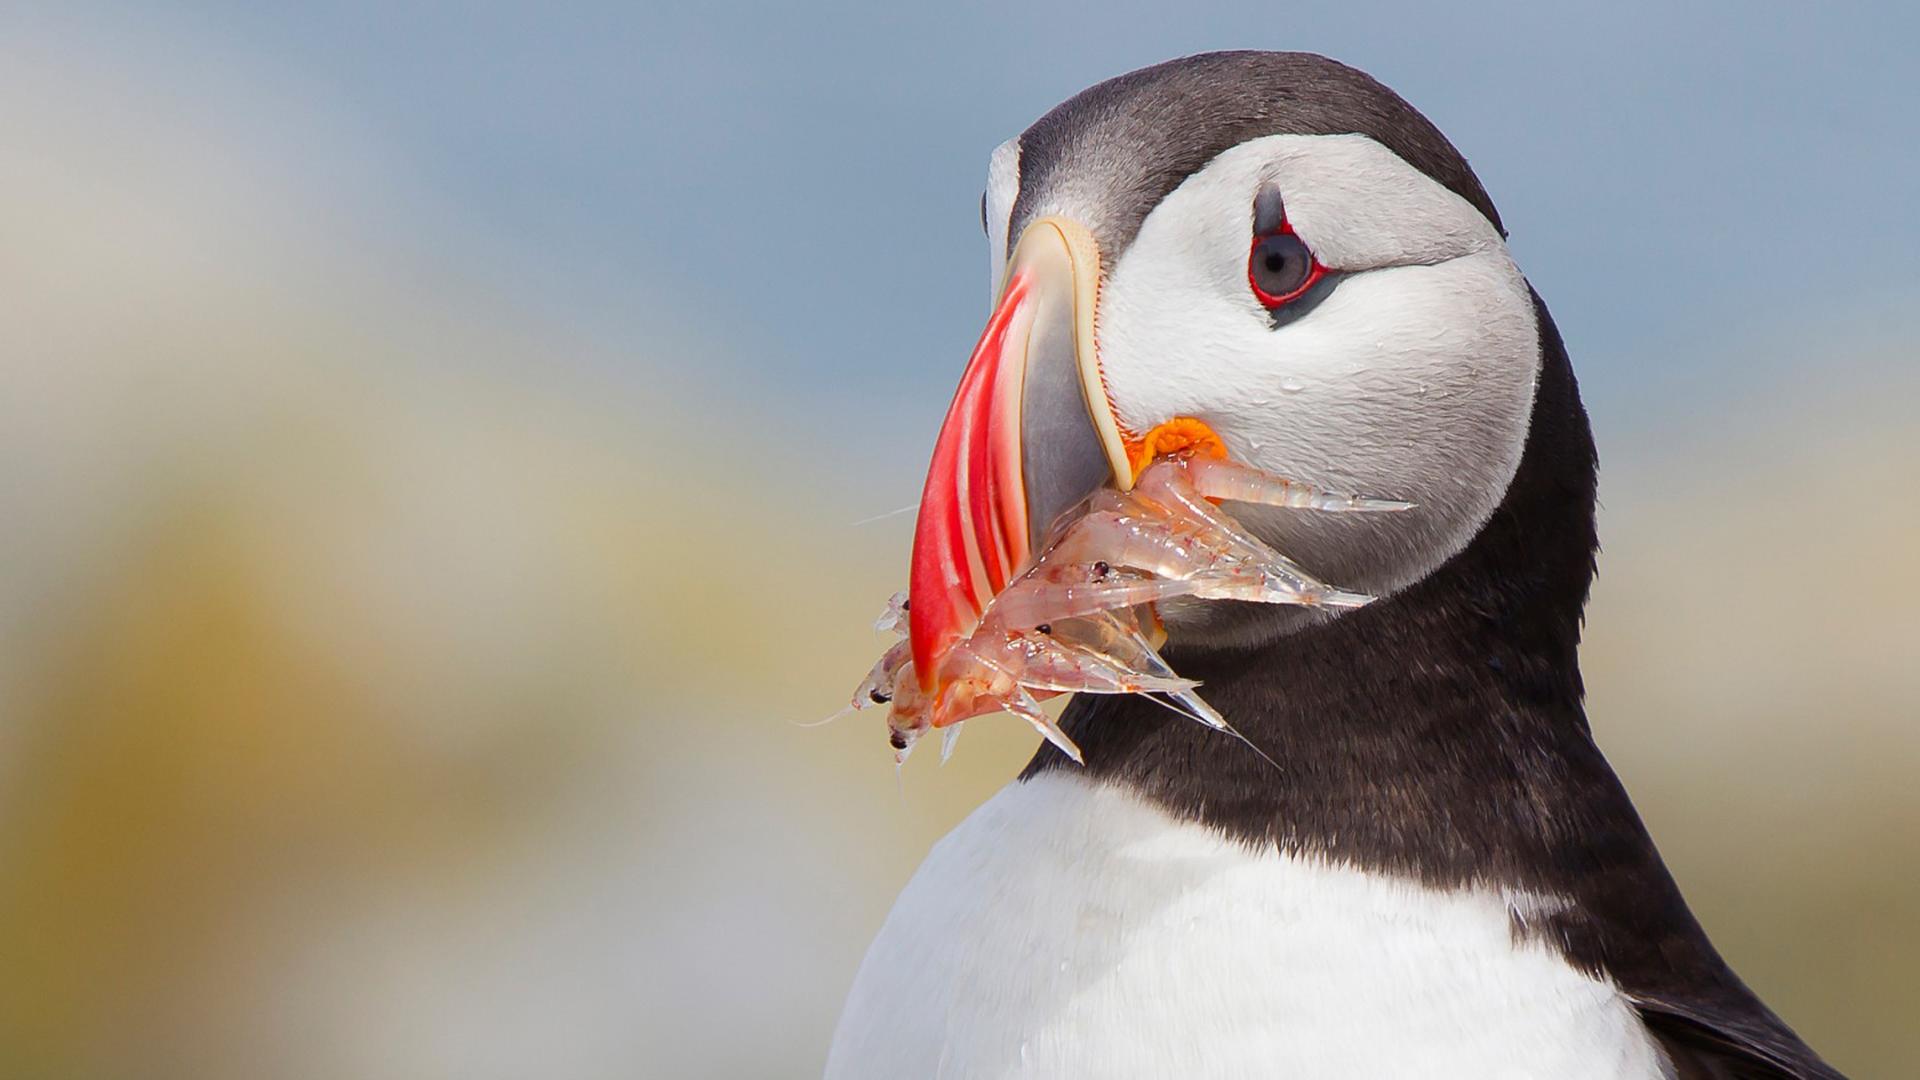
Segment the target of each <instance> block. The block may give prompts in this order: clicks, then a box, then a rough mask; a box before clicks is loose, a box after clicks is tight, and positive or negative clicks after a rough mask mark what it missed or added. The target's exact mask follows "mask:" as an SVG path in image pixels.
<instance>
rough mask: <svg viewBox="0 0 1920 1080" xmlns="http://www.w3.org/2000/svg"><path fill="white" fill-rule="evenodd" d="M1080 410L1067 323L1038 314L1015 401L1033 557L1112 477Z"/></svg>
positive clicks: (1077, 374)
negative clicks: (1058, 526) (1060, 523)
mask: <svg viewBox="0 0 1920 1080" xmlns="http://www.w3.org/2000/svg"><path fill="white" fill-rule="evenodd" d="M1087 408H1088V406H1087V400H1086V394H1085V392H1084V391H1083V390H1082V388H1081V380H1080V369H1079V364H1078V361H1077V359H1076V356H1075V352H1074V325H1073V319H1072V317H1071V315H1068V316H1067V317H1065V318H1061V317H1047V316H1046V315H1043V316H1042V317H1041V318H1038V319H1036V320H1035V321H1034V324H1033V336H1032V337H1031V338H1030V339H1029V340H1028V344H1027V371H1026V379H1025V382H1024V383H1023V385H1022V389H1021V401H1020V437H1021V464H1020V475H1021V480H1022V482H1023V483H1024V485H1025V487H1026V495H1027V533H1028V537H1027V539H1028V543H1029V545H1030V547H1031V550H1032V551H1033V553H1034V555H1035V556H1036V557H1037V556H1038V555H1039V553H1040V552H1041V551H1042V550H1044V548H1045V546H1046V542H1047V539H1048V537H1049V536H1050V535H1051V534H1052V531H1053V527H1054V525H1055V524H1056V523H1058V521H1059V519H1060V518H1061V516H1062V515H1064V514H1066V513H1067V512H1068V511H1069V510H1072V509H1073V508H1074V507H1076V506H1078V505H1080V503H1081V502H1083V501H1084V500H1085V499H1086V497H1087V496H1088V495H1091V494H1093V492H1094V491H1096V490H1098V489H1099V488H1101V487H1103V486H1105V485H1106V484H1108V483H1110V482H1111V481H1112V480H1113V478H1114V477H1113V466H1112V464H1111V462H1110V461H1109V459H1108V457H1107V452H1106V450H1105V448H1104V446H1103V444H1102V443H1101V440H1100V433H1099V431H1098V430H1097V429H1096V428H1095V427H1094V426H1093V420H1092V417H1091V416H1090V415H1089V414H1088V412H1087Z"/></svg>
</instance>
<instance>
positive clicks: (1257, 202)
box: [1253, 184, 1287, 236]
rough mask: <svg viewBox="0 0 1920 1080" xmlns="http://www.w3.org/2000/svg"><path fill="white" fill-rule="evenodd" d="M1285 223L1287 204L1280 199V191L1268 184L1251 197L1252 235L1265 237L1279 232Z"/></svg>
mask: <svg viewBox="0 0 1920 1080" xmlns="http://www.w3.org/2000/svg"><path fill="white" fill-rule="evenodd" d="M1286 223H1287V204H1286V203H1285V202H1284V201H1282V200H1281V198H1280V189H1279V188H1277V187H1274V186H1273V185H1272V184H1268V185H1267V186H1266V187H1263V188H1261V189H1260V193H1259V194H1258V195H1255V196H1254V197H1253V235H1255V236H1265V235H1267V234H1268V233H1275V232H1279V231H1280V227H1281V226H1282V225H1285V224H1286Z"/></svg>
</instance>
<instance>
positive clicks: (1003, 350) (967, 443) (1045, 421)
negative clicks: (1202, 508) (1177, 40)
mask: <svg viewBox="0 0 1920 1080" xmlns="http://www.w3.org/2000/svg"><path fill="white" fill-rule="evenodd" d="M1099 284H1100V249H1099V245H1098V244H1097V243H1096V242H1095V241H1094V238H1093V234H1092V233H1090V232H1088V231H1087V229H1086V227H1085V226H1083V225H1081V224H1079V223H1078V222H1075V221H1070V220H1068V219H1066V218H1061V217H1045V218H1041V219H1039V220H1038V221H1035V222H1034V223H1033V224H1032V225H1029V226H1028V227H1027V229H1026V231H1025V232H1024V233H1022V234H1021V236H1020V242H1019V243H1018V244H1017V245H1016V246H1015V247H1014V251H1013V255H1012V257H1011V258H1010V259H1009V260H1008V263H1007V274H1006V279H1005V280H1004V281H1003V282H1002V283H1001V286H1000V295H999V298H998V300H997V301H996V303H995V304H994V309H993V314H992V316H991V317H990V318H989V319H988V320H987V328H986V330H985V332H983V333H982V334H981V335H980V343H979V344H978V345H976V346H975V347H974V350H973V357H972V359H970V360H968V361H967V369H966V372H965V373H964V374H962V375H961V376H960V388H959V389H958V390H957V391H955V393H954V395H953V403H952V404H951V405H949V406H948V407H947V418H946V420H945V421H944V422H943V423H942V425H941V427H940V436H939V438H938V439H937V440H935V442H934V447H933V462H932V464H931V465H930V466H929V468H928V470H927V485H926V488H925V490H924V491H923V492H922V493H921V496H920V513H919V518H918V520H917V521H916V522H915V525H914V534H913V561H912V566H911V569H910V572H909V577H908V590H907V595H908V599H909V601H910V603H909V605H908V611H907V616H908V619H907V623H908V640H909V644H910V647H911V650H912V656H913V666H914V672H915V674H916V676H917V677H918V681H919V683H920V686H921V688H922V689H926V690H931V689H932V688H933V686H934V683H935V678H936V675H937V672H938V670H939V666H940V661H941V659H942V658H943V657H944V656H945V655H946V652H947V650H948V649H949V648H950V647H951V646H952V645H953V643H954V642H956V641H959V640H961V639H963V638H965V637H966V636H967V635H968V634H970V633H971V632H972V631H973V629H974V628H975V627H976V626H977V625H978V624H979V622H980V617H981V613H982V612H984V611H985V610H986V607H987V604H988V603H989V602H990V601H991V600H992V599H993V598H994V597H995V596H996V595H998V594H999V592H1000V591H1001V590H1002V589H1005V588H1006V587H1007V583H1008V582H1010V581H1012V580H1013V579H1014V578H1016V577H1018V576H1019V575H1020V573H1021V572H1022V571H1024V570H1026V569H1027V568H1028V566H1029V565H1030V564H1031V561H1032V559H1033V557H1034V555H1035V553H1036V552H1038V551H1039V550H1041V548H1042V547H1043V545H1044V541H1045V540H1046V538H1047V535H1048V532H1049V530H1050V529H1051V528H1052V527H1053V525H1054V524H1055V522H1056V521H1057V520H1058V519H1059V518H1060V517H1061V515H1062V514H1064V513H1065V512H1066V511H1068V510H1071V509H1072V508H1073V507H1075V506H1076V505H1078V504H1079V503H1080V502H1081V501H1082V500H1084V499H1085V498H1086V497H1087V496H1088V495H1089V494H1091V493H1092V492H1094V491H1095V490H1097V489H1098V488H1100V487H1102V486H1104V485H1106V484H1108V483H1110V482H1111V483H1114V484H1115V485H1116V486H1118V487H1120V488H1121V489H1122V490H1125V489H1126V488H1129V487H1131V486H1132V483H1133V469H1132V467H1131V465H1130V464H1129V461H1128V453H1127V446H1126V443H1125V441H1124V439H1123V438H1122V435H1121V432H1120V427H1119V424H1118V422H1117V421H1116V420H1115V418H1114V414H1113V409H1112V408H1111V407H1110V405H1109V404H1108V401H1107V394H1106V389H1105V386H1104V385H1103V383H1102V381H1101V377H1100V365H1099V356H1098V353H1097V352H1096V348H1095V341H1094V315H1095V305H1096V304H1097V303H1098V301H1099Z"/></svg>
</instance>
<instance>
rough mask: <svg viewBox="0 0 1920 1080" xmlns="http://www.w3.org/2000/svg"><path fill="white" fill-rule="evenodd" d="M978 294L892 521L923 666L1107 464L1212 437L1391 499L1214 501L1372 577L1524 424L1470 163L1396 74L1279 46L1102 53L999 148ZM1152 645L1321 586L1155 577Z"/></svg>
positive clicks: (1261, 461)
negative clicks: (1272, 593)
mask: <svg viewBox="0 0 1920 1080" xmlns="http://www.w3.org/2000/svg"><path fill="white" fill-rule="evenodd" d="M982 207H983V217H984V223H985V228H986V233H987V237H988V240H989V252H990V262H991V274H992V280H993V286H994V290H995V303H994V310H993V313H992V315H991V317H990V318H989V320H988V325H987V329H986V331H985V333H984V334H983V335H982V338H981V340H980V343H979V345H978V347H977V348H976V350H975V352H974V354H973V357H972V359H971V361H970V362H969V364H968V367H967V370H966V372H965V374H964V375H963V377H962V380H961V385H960V389H959V391H958V393H957V394H956V396H955V399H954V402H953V405H952V407H951V409H950V412H949V414H948V416H947V419H946V421H945V424H944V426H943V428H942V430H941V432H940V435H939V438H938V440H937V442H936V449H935V453H934V457H933V463H932V467H931V469H930V471H929V476H928V480H927V485H926V489H925V492H924V494H923V497H922V502H921V507H920V515H919V519H918V522H917V525H916V533H915V540H914V553H913V565H912V584H911V590H910V595H911V600H912V604H911V608H910V625H911V630H912V635H911V636H912V639H913V649H914V656H915V659H916V662H917V665H918V666H919V668H920V670H921V671H929V670H931V667H932V665H931V664H930V663H928V662H926V661H927V659H928V658H929V657H931V656H932V655H934V654H936V653H937V652H938V651H939V650H940V649H941V648H942V647H943V646H944V645H945V644H946V643H948V642H950V641H952V640H953V639H955V638H956V637H958V636H961V635H963V634H964V633H965V631H966V630H967V629H968V628H969V627H970V626H971V625H972V624H973V622H974V621H976V620H977V616H978V613H979V611H980V610H981V609H982V608H983V606H984V605H985V603H986V602H988V601H989V600H991V598H992V597H993V595H995V594H996V593H997V592H998V591H999V590H1000V589H1002V588H1004V587H1005V585H1006V583H1007V582H1008V580H1010V579H1011V578H1012V577H1013V576H1015V575H1017V574H1018V572H1019V571H1020V570H1021V569H1022V568H1023V567H1024V566H1025V565H1027V564H1028V562H1029V561H1030V560H1031V559H1032V557H1033V556H1034V554H1035V553H1036V552H1037V551H1038V550H1040V548H1041V547H1042V545H1043V542H1044V539H1045V537H1046V535H1047V533H1048V531H1049V529H1050V528H1051V527H1052V526H1054V525H1055V524H1056V523H1057V521H1058V520H1059V519H1060V518H1061V516H1062V515H1064V514H1067V513H1069V512H1070V511H1071V508H1072V507H1074V506H1075V505H1077V504H1079V503H1080V502H1081V501H1082V500H1083V499H1084V498H1085V497H1086V496H1087V495H1088V494H1089V493H1090V492H1091V491H1093V490H1094V489H1096V488H1098V487H1100V486H1102V485H1113V486H1116V487H1119V488H1122V489H1125V488H1127V487H1129V486H1130V485H1131V484H1132V482H1133V480H1134V478H1135V476H1136V475H1137V474H1138V472H1139V471H1140V470H1141V469H1143V468H1144V467H1145V465H1146V464H1147V463H1149V462H1150V461H1151V460H1152V458H1153V457H1154V456H1155V455H1156V454H1158V453H1162V452H1166V451H1170V450H1179V449H1183V448H1188V447H1194V446H1196V445H1203V446H1204V447H1205V448H1206V449H1207V450H1208V451H1209V452H1214V453H1221V452H1223V453H1224V454H1225V455H1226V456H1228V457H1229V458H1231V459H1233V460H1235V461H1238V462H1241V463H1244V464H1246V465H1250V466H1254V467H1256V468H1259V469H1261V470H1265V471H1267V472H1270V473H1273V474H1277V475H1279V476H1282V477H1286V478H1288V479H1291V480H1295V481H1300V482H1304V483H1307V484H1311V485H1314V486H1317V487H1321V488H1326V489H1333V490H1340V491H1346V492H1355V493H1365V494H1368V495H1373V496H1380V497H1386V498H1391V499H1398V500H1405V501H1407V502H1410V503H1412V504H1414V505H1413V507H1412V508H1411V509H1409V510H1407V511H1405V512H1401V513H1393V514H1303V513H1299V512H1290V511H1287V510H1281V509H1273V508H1266V507H1257V506H1251V505H1236V506H1235V507H1234V516H1235V517H1236V518H1237V519H1239V520H1240V521H1241V522H1242V523H1243V524H1245V525H1246V526H1247V527H1249V528H1250V529H1251V530H1252V531H1253V532H1254V533H1255V534H1256V535H1258V536H1260V537H1261V538H1262V539H1264V540H1266V541H1268V542H1269V543H1271V544H1272V545H1273V546H1274V547H1275V548H1277V549H1278V550H1280V551H1282V552H1284V553H1286V554H1287V555H1288V556H1290V557H1292V558H1293V559H1295V560H1296V561H1298V562H1299V563H1301V564H1302V565H1303V566H1304V567H1305V568H1306V569H1307V570H1308V571H1310V572H1312V573H1314V574H1315V575H1316V576H1318V577H1320V578H1321V579H1322V580H1325V581H1329V582H1334V583H1337V584H1339V585H1340V586H1342V587H1345V588H1351V589H1357V590H1363V591H1366V592H1369V593H1371V594H1373V595H1375V596H1382V597H1384V596H1390V595H1392V594H1394V593H1395V592H1397V591H1399V590H1403V589H1406V588H1407V587H1408V586H1410V585H1411V584H1413V583H1415V582H1417V581H1419V580H1421V579H1422V578H1423V577H1425V576H1427V575H1429V574H1431V573H1432V572H1433V571H1434V570H1435V569H1436V568H1438V567H1440V566H1441V565H1442V564H1444V563H1446V562H1447V561H1448V560H1449V559H1450V558H1452V557H1453V556H1455V555H1456V554H1458V553H1459V552H1460V551H1461V550H1462V549H1463V548H1465V547H1466V546H1467V545H1468V544H1469V542H1470V541H1471V540H1472V538H1473V537H1474V536H1475V534H1476V533H1477V532H1478V531H1479V530H1480V529H1481V528H1482V526H1483V525H1485V523H1486V522H1487V521H1488V519H1489V517H1490V516H1491V515H1493V513H1494V511H1495V509H1496V508H1497V507H1498V506H1500V504H1501V502H1502V500H1503V498H1504V497H1505V496H1506V494H1507V491H1508V488H1509V486H1510V484H1511V483H1512V481H1513V479H1514V476H1515V472H1516V469H1517V468H1518V467H1519V464H1520V462H1521V458H1522V454H1523V451H1524V449H1525V447H1526V444H1527V441H1528V430H1529V420H1530V417H1531V415H1532V411H1533V406H1534V398H1535V388H1536V383H1537V381H1538V379H1539V378H1540V373H1541V371H1542V364H1543V345H1542V340H1543V335H1542V326H1541V320H1542V318H1543V316H1542V314H1541V313H1540V312H1539V310H1538V309H1537V307H1536V304H1535V301H1534V298H1533V295H1532V291H1531V289H1530V288H1529V286H1528V284H1527V282H1526V280H1525V278H1524V277H1523V276H1522V275H1521V273H1520V271H1519V269H1518V268H1517V267H1516V266H1515V264H1514V261H1513V259H1512V257H1511V256H1510V254H1509V253H1508V250H1507V245H1506V241H1505V234H1504V232H1503V230H1502V228H1501V225H1500V219H1499V217H1498V214H1497V212H1496V211H1495V210H1494V208H1493V205H1492V203H1491V201H1490V200H1489V199H1488V198H1487V195H1486V192H1485V191H1484V190H1483V189H1482V188H1481V186H1480V183H1479V181H1478V180H1477V179H1476V178H1475V177H1474V175H1473V173H1472V171H1471V170H1470V169H1469V168H1468V167H1467V164H1466V162H1465V160H1464V159H1463V158H1462V157H1461V156H1460V154H1459V152H1458V151H1456V150H1455V149H1454V148H1453V146H1452V145H1451V144H1450V143H1448V141H1447V140H1446V138H1445V137H1444V136H1442V135H1441V134H1440V132H1439V131H1438V130H1437V129H1435V127H1434V126H1433V125H1432V124H1431V123H1429V122H1428V121H1427V119H1426V118H1425V117H1423V116H1421V115H1420V114H1419V113H1418V112H1417V111H1415V110H1414V109H1413V107H1412V106H1410V105H1408V104H1407V103H1406V102H1405V101H1403V100H1402V99H1401V98H1400V97H1398V96H1397V95H1395V94H1394V93H1393V92H1392V91H1391V90H1388V89H1387V88H1386V87H1384V86H1382V85H1381V84H1379V83H1378V82H1376V81H1374V80H1373V79H1372V78H1371V77H1369V76H1367V75H1365V74H1364V73H1362V72H1359V71H1357V70H1355V69H1353V68H1349V67H1346V66H1344V65H1342V64H1339V63H1336V62H1334V61H1332V60H1328V59H1326V58H1324V57H1320V56H1314V55H1310V54H1302V53H1258V52H1236V53H1214V54H1207V55H1201V56H1193V57H1187V58H1184V59H1180V60H1175V61H1171V62H1168V63H1165V64H1161V65H1158V66H1155V67H1151V68H1146V69H1144V70H1141V71H1137V72H1133V73H1131V74H1128V75H1124V76H1121V77H1119V78H1116V79H1113V80H1110V81H1108V82H1104V83H1101V84H1099V85H1097V86H1094V87H1092V88H1091V89H1089V90H1087V91H1085V92H1083V93H1081V94H1079V95H1077V96H1075V97H1074V98H1072V99H1070V100H1068V101H1067V102H1065V103H1063V104H1061V105H1060V106H1059V107H1057V108H1055V109H1054V110H1053V111H1051V112H1049V113H1048V114H1047V115H1046V116H1044V117H1042V118H1041V119H1040V120H1039V121H1038V122H1037V123H1035V124H1034V125H1033V126H1032V127H1031V128H1029V129H1027V131H1026V132H1024V133H1023V134H1021V135H1020V136H1018V137H1017V138H1015V139H1012V140H1009V141H1008V142H1006V143H1005V144H1003V145H1001V146H1000V147H999V148H998V149H997V150H995V151H994V153H993V156H992V159H991V162H990V164H989V168H988V182H987V188H986V192H985V195H984V197H983V200H982ZM1162 615H1163V617H1164V619H1165V621H1166V623H1167V628H1168V631H1169V634H1170V635H1171V638H1172V640H1173V642H1174V644H1175V645H1177V646H1182V647H1186V646H1192V645H1196V644H1200V645H1205V644H1212V643H1218V644H1233V645H1243V644H1250V643H1255V642H1261V641H1266V640H1271V639H1273V638H1275V637H1278V636H1283V635H1286V634H1288V633H1291V632H1293V631H1295V630H1298V629H1300V628H1301V627H1304V626H1308V625H1312V624H1313V623H1315V622H1317V621H1319V620H1325V619H1333V618H1339V617H1341V616H1340V615H1339V613H1337V612H1332V611H1304V610H1302V609H1297V608H1275V607H1273V606H1270V605H1256V604H1246V603H1236V602H1212V603H1200V602H1182V601H1172V602H1169V603H1168V604H1166V605H1165V606H1164V608H1163V611H1162Z"/></svg>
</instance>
